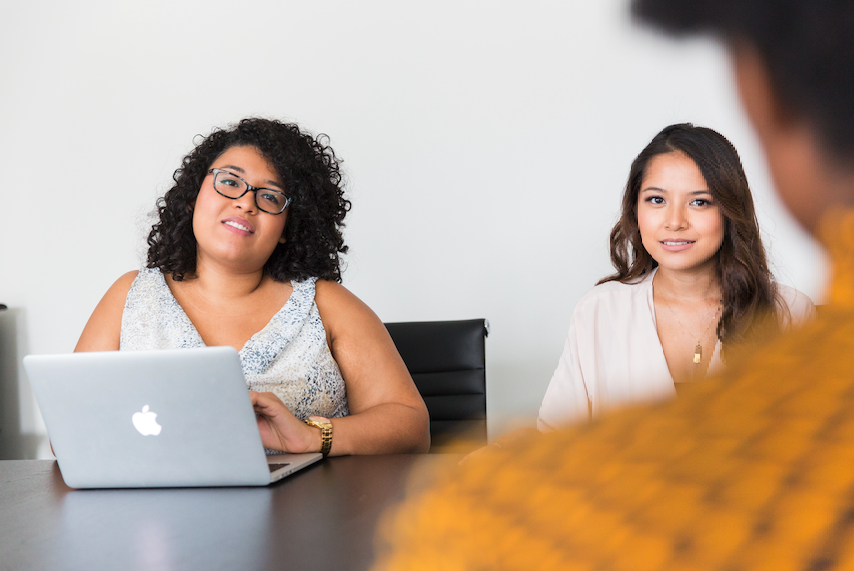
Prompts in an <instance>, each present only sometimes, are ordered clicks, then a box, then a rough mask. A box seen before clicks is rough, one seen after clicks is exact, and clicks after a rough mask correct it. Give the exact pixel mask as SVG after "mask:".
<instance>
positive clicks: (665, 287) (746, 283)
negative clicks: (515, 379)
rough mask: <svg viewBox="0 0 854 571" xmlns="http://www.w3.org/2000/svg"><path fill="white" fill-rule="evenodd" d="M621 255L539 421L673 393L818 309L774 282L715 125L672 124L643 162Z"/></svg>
mask: <svg viewBox="0 0 854 571" xmlns="http://www.w3.org/2000/svg"><path fill="white" fill-rule="evenodd" d="M611 261H612V263H613V264H614V267H615V268H616V269H617V273H615V274H614V275H611V276H608V277H606V278H604V279H603V280H601V281H600V282H599V284H598V285H597V286H596V287H594V288H593V289H592V290H590V291H589V292H588V293H587V294H585V295H584V297H582V298H581V300H580V301H579V302H578V305H576V307H575V311H574V312H573V315H572V320H571V322H570V327H569V335H568V337H567V340H566V344H565V346H564V352H563V355H562V356H561V359H560V362H559V363H558V367H557V370H556V371H555V373H554V376H553V377H552V380H551V383H550V384H549V387H548V390H547V391H546V395H545V398H544V399H543V404H542V407H541V408H540V414H539V419H538V427H539V428H540V430H549V429H552V428H557V427H560V426H564V425H566V424H568V423H571V422H573V421H576V420H578V419H584V418H589V417H591V416H595V415H598V414H599V413H601V412H602V411H604V410H607V409H611V408H614V407H616V406H619V405H624V404H628V403H632V402H639V401H645V400H655V399H660V398H666V397H670V396H673V395H674V394H675V393H676V390H677V388H679V387H683V386H685V383H687V382H691V381H697V380H700V379H702V378H704V377H705V376H706V374H707V372H709V371H711V372H715V371H716V370H718V369H720V368H721V366H722V365H723V359H722V357H723V356H725V354H726V353H727V350H728V349H730V348H733V347H737V346H739V345H740V344H742V343H744V342H745V341H750V340H756V339H761V338H764V337H765V336H767V335H768V334H769V333H772V332H773V331H774V330H776V329H779V328H780V327H781V326H782V327H784V326H788V324H790V323H792V322H800V321H803V320H805V319H808V318H809V317H811V316H813V315H814V314H815V306H814V305H813V303H812V301H810V299H809V298H808V297H807V296H805V295H804V294H802V293H800V292H798V291H797V290H795V289H792V288H790V287H787V286H784V285H781V284H775V283H774V282H773V281H772V276H771V272H770V271H769V270H768V264H767V262H766V258H765V249H764V248H763V246H762V240H761V238H760V235H759V226H758V223H757V221H756V214H755V212H754V208H753V198H752V196H751V194H750V187H749V186H748V184H747V177H746V176H745V174H744V169H743V168H742V166H741V161H740V160H739V158H738V153H736V150H735V148H734V147H733V146H732V144H731V143H730V142H729V141H728V140H727V139H726V138H724V137H723V136H722V135H721V134H720V133H717V132H716V131H713V130H712V129H708V128H705V127H695V126H693V125H691V124H689V123H684V124H678V125H671V126H669V127H666V128H665V129H664V130H662V131H661V132H660V133H659V134H658V135H656V136H655V138H653V140H652V141H651V142H650V143H649V144H648V145H647V147H646V148H645V149H644V150H643V151H642V152H641V153H640V154H639V155H638V156H637V158H636V159H635V160H634V162H633V163H632V166H631V170H630V171H629V179H628V183H627V184H626V189H625V192H624V194H623V202H622V212H621V216H620V219H619V221H618V222H617V224H616V225H615V226H614V228H613V230H612V231H611Z"/></svg>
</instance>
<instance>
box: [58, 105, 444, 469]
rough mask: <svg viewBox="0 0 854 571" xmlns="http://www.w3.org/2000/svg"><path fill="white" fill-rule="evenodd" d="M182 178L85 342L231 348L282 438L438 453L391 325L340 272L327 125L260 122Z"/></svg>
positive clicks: (273, 441)
mask: <svg viewBox="0 0 854 571" xmlns="http://www.w3.org/2000/svg"><path fill="white" fill-rule="evenodd" d="M173 179H174V181H175V184H174V185H173V186H172V188H171V189H170V190H169V191H168V192H167V193H166V195H165V196H164V197H162V198H161V199H159V200H158V208H157V215H158V221H157V222H156V223H155V224H154V226H153V228H152V229H151V233H150V234H149V236H148V245H149V249H148V260H147V264H146V267H145V268H143V269H141V270H139V271H133V272H129V273H127V274H125V275H124V276H122V277H121V278H119V279H118V281H116V283H115V284H113V286H112V287H111V288H110V289H109V291H108V292H107V293H106V295H105V296H104V298H103V299H102V300H101V302H100V303H99V304H98V307H97V308H96V309H95V311H94V312H93V314H92V317H91V318H90V319H89V322H88V323H87V324H86V328H85V329H84V330H83V333H82V335H81V336H80V340H79V342H78V344H77V347H76V349H75V350H76V351H110V350H153V349H175V348H184V347H203V346H206V345H210V346H213V345H230V346H232V347H234V348H235V349H237V350H238V351H239V355H240V361H241V364H242V366H243V371H244V375H245V377H246V381H247V384H248V385H249V388H250V391H251V392H250V397H251V400H252V403H253V405H254V407H255V412H256V414H257V415H258V428H259V431H260V433H261V439H262V442H263V443H264V445H265V446H266V447H267V448H270V449H273V450H280V451H285V452H312V451H322V452H324V453H325V454H326V453H328V454H333V455H341V454H382V453H394V452H426V450H427V449H428V448H429V443H430V435H429V418H428V415H427V409H426V407H425V406H424V401H423V400H422V399H421V396H420V395H419V393H418V390H417V389H416V388H415V385H414V383H413V382H412V378H411V377H410V375H409V373H408V371H407V369H406V367H405V365H404V364H403V361H402V360H401V358H400V356H399V355H398V353H397V350H396V349H395V347H394V344H393V343H392V341H391V338H390V337H389V335H388V333H387V332H386V330H385V327H384V326H383V324H382V322H381V321H380V320H379V319H378V318H377V316H376V315H375V314H374V313H373V312H372V311H371V310H370V308H368V307H367V306H366V305H365V304H364V303H362V302H361V301H360V300H359V299H357V298H356V297H355V296H354V295H353V294H351V293H350V292H349V291H347V290H346V289H345V288H344V287H342V286H341V285H340V283H339V282H340V281H341V268H340V259H339V255H340V254H342V253H345V252H346V251H347V246H346V245H345V244H344V239H343V237H342V235H341V227H342V226H343V221H344V216H345V215H346V213H347V210H349V208H350V202H349V201H348V200H346V199H345V198H344V191H343V188H342V179H341V174H340V171H339V161H338V159H337V158H336V156H335V153H334V152H333V150H332V149H331V148H330V147H329V146H328V145H327V144H326V138H325V136H321V137H318V138H316V139H315V138H314V137H312V136H311V135H309V134H306V133H303V132H301V131H300V129H299V127H297V126H296V125H293V124H286V123H280V122H278V121H272V120H267V119H257V118H252V119H244V120H242V121H241V122H240V123H238V124H237V125H234V126H232V127H230V128H228V129H224V130H214V131H213V133H211V134H210V135H209V136H208V137H206V138H204V139H203V140H202V141H201V142H200V143H199V144H198V146H196V148H195V149H193V150H192V151H191V152H190V153H189V154H188V155H187V156H186V157H185V158H184V160H183V162H182V165H181V168H179V169H178V170H176V171H175V175H174V176H173ZM329 424H331V426H332V435H333V439H332V442H331V448H330V446H329V443H328V438H327V439H323V438H322V437H321V434H322V430H323V432H325V433H326V435H327V436H328V428H329Z"/></svg>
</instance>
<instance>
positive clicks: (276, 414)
mask: <svg viewBox="0 0 854 571" xmlns="http://www.w3.org/2000/svg"><path fill="white" fill-rule="evenodd" d="M249 399H250V400H251V401H252V407H253V408H254V409H255V414H256V416H257V420H258V432H260V433H261V443H262V444H263V445H264V446H265V447H267V448H271V449H273V450H281V451H283V452H294V453H300V452H319V451H320V446H321V438H320V429H319V428H314V427H311V426H309V425H307V424H306V423H304V422H303V421H301V420H300V419H298V418H297V417H295V416H294V415H293V413H292V412H291V411H290V410H288V407H286V406H285V404H284V403H283V402H282V401H281V400H280V399H279V397H277V396H276V395H275V394H273V393H258V392H255V391H249Z"/></svg>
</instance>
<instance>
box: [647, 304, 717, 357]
mask: <svg viewBox="0 0 854 571" xmlns="http://www.w3.org/2000/svg"><path fill="white" fill-rule="evenodd" d="M661 301H663V302H664V305H665V306H666V307H667V309H668V311H670V315H672V316H673V319H675V320H676V323H678V324H679V325H680V326H681V327H682V329H684V330H685V333H687V334H688V335H690V336H691V337H695V336H694V335H691V332H690V331H688V328H687V327H685V326H684V325H683V324H682V322H681V321H679V318H678V317H676V313H675V312H674V311H673V308H672V307H670V304H669V303H667V300H666V299H664V296H661ZM720 310H721V301H720V300H718V308H717V309H716V310H715V314H714V315H713V316H712V321H711V322H710V323H709V326H708V327H706V330H705V331H703V334H702V335H701V336H700V337H697V346H696V347H694V364H695V365H699V364H700V361H702V360H703V346H702V345H701V344H700V341H701V340H702V339H703V337H705V336H706V333H708V332H709V329H711V328H712V325H714V324H715V317H717V316H718V312H719V311H720Z"/></svg>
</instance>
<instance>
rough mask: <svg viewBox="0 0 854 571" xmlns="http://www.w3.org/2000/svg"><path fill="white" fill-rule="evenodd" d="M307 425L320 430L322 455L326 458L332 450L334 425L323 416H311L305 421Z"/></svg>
mask: <svg viewBox="0 0 854 571" xmlns="http://www.w3.org/2000/svg"><path fill="white" fill-rule="evenodd" d="M305 423H306V424H307V425H309V426H316V427H317V428H319V429H320V453H321V454H323V455H324V456H326V455H327V454H329V451H330V450H332V423H331V422H330V421H329V419H328V418H323V417H322V416H310V417H308V418H307V419H305Z"/></svg>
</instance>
